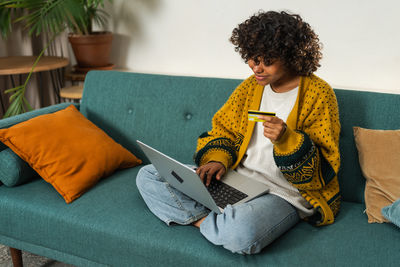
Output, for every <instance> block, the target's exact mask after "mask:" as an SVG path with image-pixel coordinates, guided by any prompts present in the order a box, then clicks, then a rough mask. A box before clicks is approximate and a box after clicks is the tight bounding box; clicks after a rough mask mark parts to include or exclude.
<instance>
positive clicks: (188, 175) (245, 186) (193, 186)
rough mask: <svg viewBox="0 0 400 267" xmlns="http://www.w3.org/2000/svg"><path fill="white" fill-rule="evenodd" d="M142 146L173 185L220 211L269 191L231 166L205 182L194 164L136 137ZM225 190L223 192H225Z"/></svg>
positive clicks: (218, 212)
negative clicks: (175, 157)
mask: <svg viewBox="0 0 400 267" xmlns="http://www.w3.org/2000/svg"><path fill="white" fill-rule="evenodd" d="M137 143H138V144H139V146H140V148H141V149H142V150H143V152H144V153H145V155H146V156H147V157H148V158H149V160H150V161H151V163H152V164H153V165H154V167H155V168H156V169H157V171H158V172H159V174H160V175H161V177H163V178H164V179H165V180H166V181H167V182H168V183H169V184H170V185H171V186H173V187H174V188H176V189H178V190H179V191H181V192H182V193H184V194H185V195H187V196H189V197H190V198H192V199H194V200H196V201H197V202H199V203H201V204H203V205H204V206H206V207H207V208H208V209H210V210H212V211H214V212H216V213H217V214H220V213H222V212H223V210H224V208H225V207H226V205H228V204H230V205H237V204H240V203H244V202H247V201H249V200H251V199H253V198H255V197H257V196H259V195H261V194H264V193H266V192H268V187H267V186H266V185H265V184H263V183H260V182H258V181H256V180H254V179H252V178H249V177H247V176H244V175H241V174H239V173H237V172H236V171H234V170H228V171H227V173H225V175H224V176H223V178H221V180H220V181H217V180H216V179H213V181H212V183H211V184H210V185H209V186H205V185H204V183H203V182H202V180H201V179H200V177H199V176H198V175H197V173H196V170H195V168H194V167H192V168H191V167H190V166H187V165H185V164H183V163H180V162H179V161H177V160H174V159H173V158H171V157H168V156H167V155H165V154H163V153H161V152H159V151H157V150H156V149H154V148H152V147H150V146H148V145H146V144H144V143H142V142H141V141H139V140H137ZM222 192H223V193H222Z"/></svg>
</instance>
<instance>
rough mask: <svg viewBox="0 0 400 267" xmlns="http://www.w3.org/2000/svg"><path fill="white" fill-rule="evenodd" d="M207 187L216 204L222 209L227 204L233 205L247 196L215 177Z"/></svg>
mask: <svg viewBox="0 0 400 267" xmlns="http://www.w3.org/2000/svg"><path fill="white" fill-rule="evenodd" d="M207 189H208V192H210V194H211V196H212V198H213V199H214V201H215V203H216V204H217V206H218V207H220V208H223V209H224V208H225V207H226V206H227V205H228V204H231V205H233V204H235V203H236V202H239V201H240V200H242V199H244V198H246V197H247V195H246V194H245V193H243V192H241V191H239V190H237V189H235V188H233V187H232V186H230V185H227V184H225V183H223V182H221V181H218V180H216V179H212V180H211V183H210V185H209V186H208V187H207Z"/></svg>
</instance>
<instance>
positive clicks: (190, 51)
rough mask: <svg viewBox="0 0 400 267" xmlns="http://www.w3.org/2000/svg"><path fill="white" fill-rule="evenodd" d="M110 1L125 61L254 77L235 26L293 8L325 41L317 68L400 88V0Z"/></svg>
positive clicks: (334, 81)
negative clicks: (234, 38) (236, 43)
mask: <svg viewBox="0 0 400 267" xmlns="http://www.w3.org/2000/svg"><path fill="white" fill-rule="evenodd" d="M108 9H109V11H110V13H111V14H112V18H113V19H112V22H111V24H110V29H111V30H112V31H113V32H114V33H115V39H114V43H113V54H112V63H115V64H116V65H117V67H118V68H125V69H127V70H129V71H135V72H145V73H161V74H177V75H192V76H209V77H224V78H239V79H243V78H246V77H248V76H249V75H250V74H251V72H250V69H249V68H248V67H247V66H246V65H245V64H244V63H243V61H242V60H241V58H240V56H239V55H238V54H237V53H236V52H235V51H234V49H233V45H232V44H231V43H230V42H229V41H228V39H229V37H230V35H231V32H232V29H233V28H234V27H236V26H237V24H239V23H241V22H242V21H244V20H245V19H247V18H248V17H249V16H250V15H252V14H254V13H255V12H257V11H258V10H260V9H263V10H278V11H279V10H288V11H291V12H293V13H298V14H300V15H301V16H302V17H303V19H304V20H305V21H307V22H308V23H309V24H310V25H311V26H312V27H313V28H314V30H315V31H316V33H317V34H318V35H319V37H320V41H321V42H322V43H323V45H324V49H323V54H324V58H323V60H322V62H321V63H322V67H321V68H320V69H319V70H318V71H317V73H316V74H317V75H319V76H320V77H322V78H323V79H325V80H326V81H328V82H329V83H330V84H331V85H332V86H334V87H335V88H349V89H357V90H368V91H378V92H392V93H398V94H400V78H399V76H400V75H399V74H400V45H399V44H400V27H399V26H400V16H398V12H399V11H400V1H398V0H381V1H373V0H364V1H362V0H331V1H325V0H324V1H311V0H302V1H298V0H270V1H268V0H114V4H113V5H112V6H110V7H108Z"/></svg>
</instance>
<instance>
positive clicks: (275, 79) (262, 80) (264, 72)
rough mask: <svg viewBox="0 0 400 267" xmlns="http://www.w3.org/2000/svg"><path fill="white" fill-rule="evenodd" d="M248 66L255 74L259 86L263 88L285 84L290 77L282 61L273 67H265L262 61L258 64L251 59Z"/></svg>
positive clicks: (276, 61) (273, 64) (276, 62)
mask: <svg viewBox="0 0 400 267" xmlns="http://www.w3.org/2000/svg"><path fill="white" fill-rule="evenodd" d="M247 64H248V65H249V67H250V68H251V69H252V71H253V72H254V74H255V78H256V80H257V82H258V84H259V85H262V86H266V85H267V84H271V86H273V85H274V84H276V83H278V84H279V83H281V82H284V79H286V76H287V75H288V73H287V71H286V70H285V68H284V67H283V64H282V62H281V61H280V60H275V61H274V62H273V63H272V64H271V65H265V64H264V62H263V61H262V60H260V61H259V62H257V63H256V62H255V61H254V60H251V59H250V60H249V61H248V62H247Z"/></svg>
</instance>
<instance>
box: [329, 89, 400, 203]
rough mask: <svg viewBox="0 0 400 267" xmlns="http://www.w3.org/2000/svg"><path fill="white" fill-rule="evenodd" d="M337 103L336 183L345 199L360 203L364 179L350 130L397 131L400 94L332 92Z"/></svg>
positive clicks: (337, 90) (362, 197) (351, 91)
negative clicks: (337, 159) (337, 166)
mask: <svg viewBox="0 0 400 267" xmlns="http://www.w3.org/2000/svg"><path fill="white" fill-rule="evenodd" d="M335 94H336V98H337V100H338V104H339V112H340V122H341V126H342V129H341V135H340V155H341V168H340V172H339V182H340V186H341V190H342V195H343V197H344V199H345V200H348V201H354V202H359V203H363V202H364V189H365V178H363V176H362V173H361V170H360V165H359V163H358V152H357V148H356V146H355V142H354V134H353V127H354V126H359V127H363V128H367V129H380V130H394V129H400V116H399V114H398V111H399V110H400V109H399V107H400V95H397V94H385V93H373V92H361V91H353V90H340V89H335Z"/></svg>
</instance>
